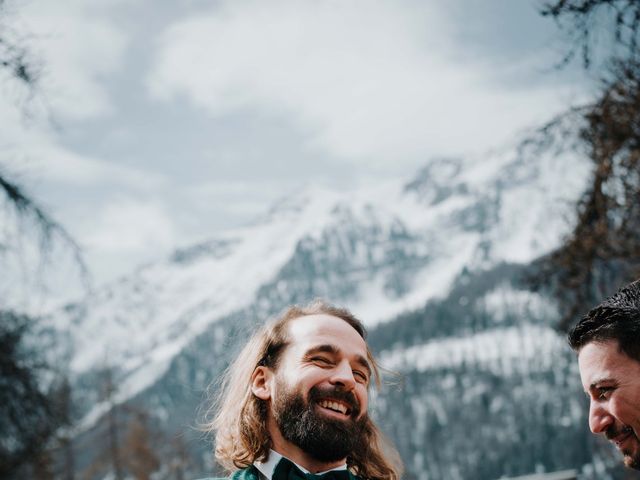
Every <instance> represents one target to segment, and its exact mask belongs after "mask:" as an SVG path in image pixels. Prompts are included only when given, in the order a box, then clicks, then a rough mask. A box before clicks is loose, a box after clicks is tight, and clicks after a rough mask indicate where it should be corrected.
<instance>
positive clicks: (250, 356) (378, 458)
mask: <svg viewBox="0 0 640 480" xmlns="http://www.w3.org/2000/svg"><path fill="white" fill-rule="evenodd" d="M317 314H326V315H331V316H334V317H338V318H340V319H342V320H344V321H345V322H347V323H348V324H349V325H351V326H352V327H353V328H354V329H355V330H356V331H357V332H358V334H359V335H360V336H361V337H362V338H363V339H365V338H366V330H365V328H364V326H363V325H362V322H360V320H358V319H357V318H356V317H354V316H353V314H351V312H349V311H348V310H346V309H344V308H338V307H334V306H332V305H329V304H328V303H326V302H324V301H322V300H316V301H314V302H313V303H310V304H308V305H305V306H297V305H296V306H292V307H289V308H288V309H286V310H285V311H284V312H283V313H282V314H281V315H280V316H279V317H277V318H275V319H274V320H272V321H270V322H268V323H267V324H265V325H264V326H263V327H262V328H261V329H260V330H258V331H257V332H256V333H255V334H254V335H253V336H252V337H251V339H250V340H249V342H248V343H247V345H246V346H245V347H244V348H243V349H242V351H241V352H240V354H239V355H238V357H237V358H236V360H235V361H234V362H233V363H232V364H231V365H230V366H229V368H228V369H227V371H226V372H225V374H224V375H223V377H222V378H221V380H220V383H219V387H220V388H219V389H216V390H217V392H218V393H217V395H216V398H215V400H214V401H213V403H212V406H211V408H210V409H209V411H208V414H207V417H208V418H210V419H212V420H210V421H209V422H207V423H206V424H205V425H204V427H203V429H204V430H205V431H206V432H208V433H210V434H213V435H215V457H216V459H217V461H218V463H220V465H222V466H223V467H224V468H226V469H227V470H228V471H230V472H231V471H234V470H237V469H239V468H246V467H248V466H249V465H251V464H253V463H254V462H255V461H256V460H258V461H265V460H266V459H267V457H268V455H269V449H270V448H271V446H272V441H271V437H270V435H269V432H268V430H267V413H268V411H267V403H266V402H265V401H264V400H261V399H259V398H257V397H256V396H254V395H253V393H252V391H251V376H252V374H253V371H254V370H255V368H256V367H257V366H259V365H262V366H267V367H270V368H273V369H276V368H277V367H278V360H279V358H280V354H281V353H282V351H283V350H284V349H285V348H286V346H287V345H288V338H287V332H288V329H287V325H288V324H289V322H290V321H291V320H294V319H296V318H300V317H304V316H307V315H317ZM367 357H368V361H369V362H370V364H371V366H372V370H373V377H374V379H375V383H376V386H377V387H379V386H380V383H381V382H380V369H379V367H378V365H377V363H376V361H375V359H374V358H373V355H372V354H371V352H370V351H369V348H368V347H367ZM365 421H366V425H365V428H364V433H363V434H364V436H365V439H364V440H365V441H364V442H362V445H363V447H362V448H361V449H360V451H354V452H352V453H351V454H350V455H349V456H348V457H347V466H348V468H349V469H350V470H351V472H352V473H353V474H354V475H357V476H358V477H360V478H362V479H366V480H397V479H399V478H400V475H401V474H402V470H403V467H402V461H401V460H400V456H399V455H398V452H397V451H396V449H395V448H394V447H393V446H392V445H391V443H390V442H389V441H388V440H387V439H386V438H385V436H384V435H383V434H382V432H381V431H380V430H379V429H378V427H377V426H376V425H375V424H374V423H373V421H372V420H371V418H370V417H369V416H368V414H365Z"/></svg>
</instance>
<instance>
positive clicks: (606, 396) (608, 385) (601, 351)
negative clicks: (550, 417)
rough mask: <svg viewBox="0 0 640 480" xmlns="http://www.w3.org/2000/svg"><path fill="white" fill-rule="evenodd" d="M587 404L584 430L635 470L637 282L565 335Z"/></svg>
mask: <svg viewBox="0 0 640 480" xmlns="http://www.w3.org/2000/svg"><path fill="white" fill-rule="evenodd" d="M569 344H570V345H571V347H572V348H573V349H574V350H575V351H576V352H578V364H579V367H580V377H581V380H582V386H583V388H584V391H585V392H586V393H587V396H588V397H589V400H590V408H589V428H590V429H591V431H592V432H593V433H594V434H602V435H604V436H605V437H606V438H607V439H608V440H610V441H611V442H613V443H614V444H615V446H616V447H617V448H618V449H619V450H620V451H621V452H622V454H623V456H624V463H625V465H626V466H627V467H630V468H634V469H636V470H640V280H639V281H635V282H633V283H631V284H629V285H627V286H626V287H624V288H622V289H621V290H619V291H618V292H617V293H616V294H615V295H613V296H612V297H610V298H608V299H606V300H605V301H604V302H602V303H601V304H600V305H598V306H597V307H595V308H594V309H593V310H591V311H590V312H589V313H588V314H587V315H586V316H585V317H584V318H583V319H582V320H580V322H578V324H577V325H576V326H575V327H574V329H573V330H572V331H571V332H570V333H569Z"/></svg>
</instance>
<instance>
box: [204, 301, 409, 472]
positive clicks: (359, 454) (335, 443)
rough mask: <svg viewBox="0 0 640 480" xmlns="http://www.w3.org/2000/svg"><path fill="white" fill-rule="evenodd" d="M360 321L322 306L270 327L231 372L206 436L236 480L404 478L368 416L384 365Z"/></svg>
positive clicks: (292, 312) (297, 310)
mask: <svg viewBox="0 0 640 480" xmlns="http://www.w3.org/2000/svg"><path fill="white" fill-rule="evenodd" d="M365 336H366V332H365V329H364V327H363V325H362V323H361V322H360V321H359V320H358V319H357V318H355V317H354V316H353V315H352V314H351V313H350V312H349V311H347V310H345V309H341V308H336V307H333V306H330V305H327V304H325V303H323V302H319V301H318V302H315V303H313V304H311V305H308V306H306V307H297V306H294V307H290V308H289V309H287V310H286V311H285V312H284V314H283V315H282V316H280V317H279V318H277V319H276V320H274V321H272V322H271V323H268V324H267V325H265V326H264V327H263V328H262V329H261V330H259V331H258V332H257V333H256V334H255V335H254V336H253V337H252V338H251V339H250V340H249V343H248V344H247V345H246V346H245V347H244V349H243V350H242V352H241V353H240V354H239V355H238V358H237V359H236V360H235V362H234V363H233V364H232V365H231V366H230V368H229V370H228V371H227V373H226V375H225V377H224V379H223V382H222V391H221V395H220V397H219V399H218V402H217V403H216V405H215V407H214V409H215V412H216V415H215V418H214V420H213V421H212V422H211V424H210V425H209V426H208V429H209V430H210V431H212V432H215V456H216V459H217V460H218V462H219V463H220V464H221V465H222V466H223V467H225V468H226V469H227V470H228V471H229V472H233V473H232V475H231V479H233V480H285V479H286V480H296V479H318V478H320V476H321V475H322V478H323V479H324V478H326V479H331V480H356V479H363V480H383V479H384V480H397V479H399V478H400V474H401V470H402V464H401V462H400V459H399V457H398V455H397V453H396V451H395V450H394V449H393V447H391V446H390V444H388V443H387V442H386V440H385V439H384V438H383V435H382V434H381V432H380V431H379V430H378V428H377V427H376V425H375V424H374V423H373V422H372V420H371V418H370V417H369V415H368V412H367V406H368V398H369V388H370V385H371V383H372V381H375V383H376V384H377V385H378V386H379V384H380V377H379V371H378V367H377V365H376V362H375V360H374V358H373V356H372V354H371V352H370V351H369V348H368V347H367V344H366V343H365Z"/></svg>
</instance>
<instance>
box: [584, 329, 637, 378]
mask: <svg viewBox="0 0 640 480" xmlns="http://www.w3.org/2000/svg"><path fill="white" fill-rule="evenodd" d="M578 366H579V368H580V376H581V378H582V383H583V386H584V387H585V389H587V388H589V387H590V386H592V385H593V384H595V383H597V382H598V381H601V380H605V379H611V378H615V377H616V376H620V375H624V374H625V372H627V371H628V370H633V369H640V363H638V362H636V361H635V360H634V359H632V358H630V357H628V356H627V355H626V354H625V353H623V352H621V351H620V348H619V345H618V342H617V341H616V340H607V341H602V342H596V341H593V342H590V343H587V344H586V345H585V346H583V347H582V348H581V349H580V352H579V353H578Z"/></svg>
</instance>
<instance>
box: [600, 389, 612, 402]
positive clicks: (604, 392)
mask: <svg viewBox="0 0 640 480" xmlns="http://www.w3.org/2000/svg"><path fill="white" fill-rule="evenodd" d="M612 391H613V387H598V399H599V400H606V399H607V398H609V394H610V393H611V392H612Z"/></svg>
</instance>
